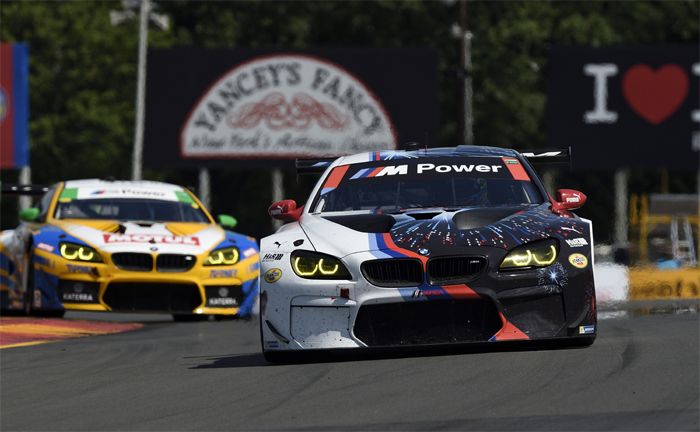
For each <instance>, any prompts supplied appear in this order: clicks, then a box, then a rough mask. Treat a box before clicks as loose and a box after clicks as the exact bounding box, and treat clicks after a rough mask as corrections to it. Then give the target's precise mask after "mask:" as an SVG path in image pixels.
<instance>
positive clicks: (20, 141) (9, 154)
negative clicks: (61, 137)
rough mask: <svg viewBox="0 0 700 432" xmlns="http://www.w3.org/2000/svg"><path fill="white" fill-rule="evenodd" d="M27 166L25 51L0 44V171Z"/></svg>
mask: <svg viewBox="0 0 700 432" xmlns="http://www.w3.org/2000/svg"><path fill="white" fill-rule="evenodd" d="M28 165H29V49H28V48H27V45H26V44H19V43H18V44H8V43H0V168H2V169H13V168H22V167H25V166H28Z"/></svg>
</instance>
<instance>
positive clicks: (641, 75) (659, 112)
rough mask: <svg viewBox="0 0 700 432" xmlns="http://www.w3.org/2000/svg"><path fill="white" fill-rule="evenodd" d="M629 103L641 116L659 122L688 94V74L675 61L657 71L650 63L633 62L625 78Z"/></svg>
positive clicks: (625, 90) (623, 88)
mask: <svg viewBox="0 0 700 432" xmlns="http://www.w3.org/2000/svg"><path fill="white" fill-rule="evenodd" d="M622 92H623V93H624V95H625V99H627V103H628V104H629V105H630V107H632V109H633V110H634V112H636V113H637V114H638V115H639V116H640V117H642V118H643V119H645V120H646V121H648V122H649V123H651V124H654V125H657V124H659V123H661V122H662V121H664V120H666V119H667V118H668V117H669V116H671V114H673V113H674V112H675V111H676V110H677V109H678V107H679V106H680V105H681V103H682V102H683V99H685V96H686V95H687V94H688V75H686V73H685V71H684V70H683V69H681V68H680V67H678V66H677V65H674V64H667V65H664V66H661V67H660V68H659V69H658V70H657V71H656V72H654V71H653V70H652V69H651V68H650V67H649V66H647V65H643V64H638V65H634V66H632V67H631V68H629V70H628V71H627V73H626V74H625V77H624V78H623V79H622Z"/></svg>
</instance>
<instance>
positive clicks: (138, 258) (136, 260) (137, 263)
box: [112, 252, 153, 271]
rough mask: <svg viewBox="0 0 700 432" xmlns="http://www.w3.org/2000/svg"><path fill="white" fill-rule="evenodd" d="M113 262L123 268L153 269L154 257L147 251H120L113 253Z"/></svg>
mask: <svg viewBox="0 0 700 432" xmlns="http://www.w3.org/2000/svg"><path fill="white" fill-rule="evenodd" d="M112 262H113V263H114V265H116V266H117V267H119V268H120V269H122V270H132V271H151V270H153V257H152V256H151V255H150V254H145V253H131V252H120V253H115V254H112Z"/></svg>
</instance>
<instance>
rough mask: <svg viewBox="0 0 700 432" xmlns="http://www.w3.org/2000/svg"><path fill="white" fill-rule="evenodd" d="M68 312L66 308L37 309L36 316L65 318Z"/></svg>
mask: <svg viewBox="0 0 700 432" xmlns="http://www.w3.org/2000/svg"><path fill="white" fill-rule="evenodd" d="M65 314H66V310H65V309H47V310H35V311H34V316H38V317H42V318H63V315H65Z"/></svg>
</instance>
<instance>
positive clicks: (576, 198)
mask: <svg viewBox="0 0 700 432" xmlns="http://www.w3.org/2000/svg"><path fill="white" fill-rule="evenodd" d="M585 203H586V195H585V194H584V193H583V192H579V191H577V190H573V189H559V190H558V191H557V201H556V202H554V203H552V205H553V206H554V208H555V210H576V209H577V208H581V207H582V206H583V205H584V204H585Z"/></svg>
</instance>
